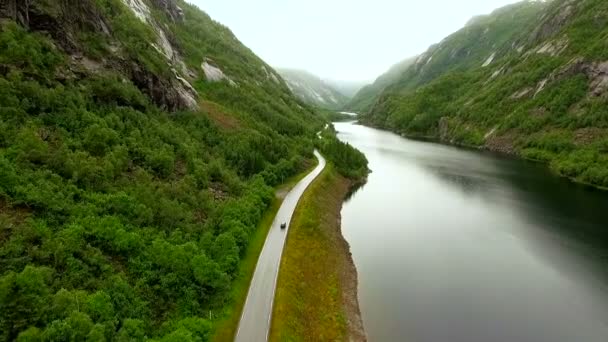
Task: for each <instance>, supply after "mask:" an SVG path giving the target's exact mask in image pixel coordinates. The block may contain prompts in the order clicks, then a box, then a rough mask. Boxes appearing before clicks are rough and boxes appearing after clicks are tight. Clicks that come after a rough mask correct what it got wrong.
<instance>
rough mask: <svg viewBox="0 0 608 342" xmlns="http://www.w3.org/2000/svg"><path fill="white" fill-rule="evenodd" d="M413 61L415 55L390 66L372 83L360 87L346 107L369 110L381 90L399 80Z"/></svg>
mask: <svg viewBox="0 0 608 342" xmlns="http://www.w3.org/2000/svg"><path fill="white" fill-rule="evenodd" d="M415 61H416V58H415V57H414V58H407V59H405V60H403V61H401V62H399V63H397V64H395V65H394V66H392V67H391V68H390V69H389V70H388V71H387V72H386V73H384V74H383V75H381V76H380V77H378V78H377V79H376V81H375V82H374V83H372V84H369V85H366V86H365V87H363V88H361V89H360V90H359V91H358V92H357V93H356V94H355V96H353V98H352V99H351V100H350V101H349V102H348V104H347V105H346V109H347V110H350V111H353V112H357V113H365V112H367V111H369V110H370V108H371V107H372V106H373V105H374V102H376V100H377V99H378V96H380V94H381V93H382V91H383V90H384V89H386V87H388V86H389V85H391V84H393V83H394V82H396V81H397V80H399V78H400V77H401V74H402V73H403V72H405V70H407V69H408V68H409V67H410V66H411V65H412V64H414V62H415Z"/></svg>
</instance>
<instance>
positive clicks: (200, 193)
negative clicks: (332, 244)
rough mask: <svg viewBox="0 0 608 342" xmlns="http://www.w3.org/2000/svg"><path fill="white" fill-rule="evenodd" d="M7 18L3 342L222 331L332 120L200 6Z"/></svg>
mask: <svg viewBox="0 0 608 342" xmlns="http://www.w3.org/2000/svg"><path fill="white" fill-rule="evenodd" d="M0 18H2V19H1V20H0V25H1V26H0V341H13V340H19V341H115V340H119V341H131V340H133V341H135V340H136V341H140V340H144V339H151V340H157V341H160V340H162V341H205V340H208V338H209V335H210V334H211V333H212V331H213V329H214V328H215V324H216V321H217V319H221V316H222V313H223V312H224V310H225V309H226V307H228V306H230V305H231V303H230V298H231V297H230V292H231V291H232V284H233V280H234V279H235V277H236V275H237V274H238V270H239V266H240V260H241V258H242V257H243V256H244V254H245V250H246V248H247V246H248V244H249V240H250V237H251V236H252V235H253V234H254V231H255V229H256V226H257V224H258V222H259V221H260V220H261V218H262V215H263V213H264V212H265V211H266V209H267V208H268V206H269V205H270V203H271V202H272V200H273V197H274V193H273V187H274V186H276V185H277V184H279V183H281V181H282V180H284V179H287V178H288V177H290V176H293V175H295V174H297V173H299V172H302V171H303V170H305V169H306V168H307V167H308V166H309V159H310V158H311V156H312V151H313V141H316V140H318V139H317V138H316V135H315V132H317V131H318V130H319V129H321V128H322V127H323V125H324V122H323V121H322V120H321V119H320V118H319V116H318V114H316V113H315V112H313V111H312V110H310V109H309V108H306V107H304V106H302V105H301V104H300V102H299V101H298V100H297V99H296V98H295V97H294V96H293V95H292V94H291V92H290V91H289V88H288V87H287V85H286V84H285V83H284V82H283V81H282V79H281V78H280V77H279V76H278V74H277V73H276V72H275V71H274V70H273V69H272V68H271V67H270V66H268V65H267V64H266V63H264V62H263V61H262V60H261V59H259V58H258V57H257V56H255V55H254V54H253V53H252V52H251V51H250V50H249V49H248V48H247V47H245V46H243V45H242V44H241V43H240V42H239V41H238V40H237V38H236V37H235V36H234V35H233V34H232V33H231V32H230V30H229V29H227V28H226V27H224V26H222V25H220V24H218V23H216V22H214V21H213V20H212V19H211V18H209V16H207V15H206V14H205V13H203V12H202V11H200V10H199V9H198V8H196V7H195V6H193V5H190V4H188V3H186V2H185V1H181V0H37V1H21V0H8V1H3V2H1V3H0Z"/></svg>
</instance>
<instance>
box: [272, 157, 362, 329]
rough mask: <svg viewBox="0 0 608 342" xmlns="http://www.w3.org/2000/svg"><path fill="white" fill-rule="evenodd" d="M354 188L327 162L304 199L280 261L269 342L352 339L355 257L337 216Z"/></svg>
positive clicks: (299, 204)
mask: <svg viewBox="0 0 608 342" xmlns="http://www.w3.org/2000/svg"><path fill="white" fill-rule="evenodd" d="M349 188H350V186H349V182H348V181H347V180H346V179H345V178H343V177H341V176H340V175H339V174H338V173H337V172H336V170H335V169H334V167H333V166H332V165H331V164H328V165H327V167H326V168H325V170H324V171H323V172H322V173H321V175H319V177H318V178H317V179H316V180H315V181H314V182H313V183H312V184H311V185H310V187H309V188H308V189H307V190H306V192H305V193H304V195H303V196H302V198H301V199H300V202H299V203H298V207H297V209H296V212H295V214H294V217H293V219H292V222H291V226H290V229H289V237H288V239H287V244H286V247H285V251H284V252H283V258H282V261H281V268H280V273H279V279H278V283H277V291H276V296H275V305H274V311H273V320H272V327H271V333H270V338H269V340H270V341H346V340H348V334H349V331H348V328H349V327H348V324H347V315H348V311H347V310H348V309H347V308H346V305H347V304H346V303H345V300H344V296H347V295H348V294H347V293H344V291H345V288H347V287H349V286H350V285H349V284H346V282H347V281H349V280H348V279H347V278H346V277H345V275H344V272H347V271H345V269H347V268H348V264H347V263H348V260H347V258H348V257H349V256H350V254H349V252H348V246H347V245H346V243H345V242H344V241H343V239H342V236H341V233H340V225H339V223H338V221H339V220H338V219H337V218H339V216H340V209H341V207H342V200H343V198H344V197H345V196H346V194H347V193H348V191H349ZM351 280H352V279H351ZM351 285H352V284H351ZM355 288H356V286H355ZM318 303H323V305H318Z"/></svg>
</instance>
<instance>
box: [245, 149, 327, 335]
mask: <svg viewBox="0 0 608 342" xmlns="http://www.w3.org/2000/svg"><path fill="white" fill-rule="evenodd" d="M315 156H316V157H317V159H318V160H319V165H317V167H316V168H315V169H314V170H313V171H312V172H310V173H309V174H308V175H306V177H304V178H303V179H302V180H301V181H300V182H299V183H298V184H297V185H296V186H295V187H294V188H293V189H292V190H291V191H290V192H289V193H288V194H287V196H286V197H285V199H284V200H283V204H281V207H280V208H279V211H278V212H277V216H276V217H275V219H274V221H273V223H272V227H271V228H270V231H269V232H268V237H267V238H266V242H265V243H264V248H263V249H262V253H261V254H260V257H259V259H258V264H257V266H256V268H255V272H254V274H253V279H252V280H251V285H250V286H249V293H248V294H247V300H246V302H245V307H244V308H243V313H242V315H241V321H240V322H239V327H238V331H237V333H236V337H235V341H236V342H264V341H267V340H268V332H269V331H270V319H271V316H272V304H273V302H274V292H275V289H276V284H277V276H278V274H279V265H280V264H281V255H282V254H283V247H284V246H285V240H286V238H287V232H288V231H289V225H290V221H291V217H292V215H293V212H294V211H295V209H296V206H297V204H298V201H299V200H300V197H302V194H303V193H304V191H305V190H306V188H307V187H308V186H309V185H310V183H312V181H313V180H314V179H315V178H316V177H317V176H318V175H319V174H320V173H321V171H323V169H324V168H325V159H324V158H323V157H322V156H321V155H320V154H319V152H317V151H315ZM283 222H285V223H287V227H286V228H285V229H281V223H283Z"/></svg>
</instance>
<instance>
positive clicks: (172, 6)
mask: <svg viewBox="0 0 608 342" xmlns="http://www.w3.org/2000/svg"><path fill="white" fill-rule="evenodd" d="M152 3H153V4H154V5H155V6H156V7H158V8H160V9H162V10H163V11H164V12H165V13H166V14H167V16H169V18H171V20H173V22H183V21H184V19H185V16H184V11H183V10H182V9H181V8H180V7H179V6H177V4H176V3H175V0H152Z"/></svg>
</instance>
